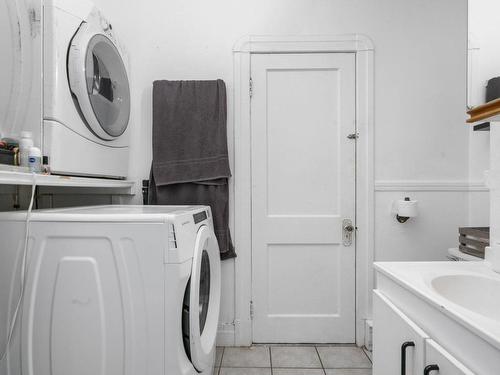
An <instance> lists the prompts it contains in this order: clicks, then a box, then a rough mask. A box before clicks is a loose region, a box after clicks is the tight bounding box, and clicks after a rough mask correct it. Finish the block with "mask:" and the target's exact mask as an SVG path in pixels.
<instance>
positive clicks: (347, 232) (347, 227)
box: [342, 219, 356, 246]
mask: <svg viewBox="0 0 500 375" xmlns="http://www.w3.org/2000/svg"><path fill="white" fill-rule="evenodd" d="M354 229H356V228H355V227H354V225H352V220H351V219H344V220H342V242H343V243H344V246H351V245H352V235H353V233H354Z"/></svg>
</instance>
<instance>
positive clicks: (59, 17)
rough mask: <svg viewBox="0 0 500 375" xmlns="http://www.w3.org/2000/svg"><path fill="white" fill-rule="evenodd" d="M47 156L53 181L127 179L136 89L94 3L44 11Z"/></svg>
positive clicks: (48, 4)
mask: <svg viewBox="0 0 500 375" xmlns="http://www.w3.org/2000/svg"><path fill="white" fill-rule="evenodd" d="M43 20H44V38H43V39H44V57H43V66H44V68H43V70H44V79H43V81H44V109H43V126H42V137H41V138H42V149H43V150H42V151H43V154H44V155H46V156H48V157H49V164H50V165H51V169H52V172H53V173H56V174H66V175H78V176H100V177H112V178H124V177H126V176H127V171H128V159H129V153H128V146H129V131H128V128H129V127H128V125H129V117H130V88H129V80H128V75H127V68H126V65H125V63H124V59H123V57H122V55H123V50H122V48H121V47H120V46H119V43H118V41H117V39H116V36H115V33H114V31H113V26H112V24H111V23H110V22H109V21H108V20H107V19H106V18H105V17H104V16H103V15H102V14H101V12H100V11H99V10H98V9H96V8H95V7H94V6H93V5H92V3H90V2H87V1H86V0H78V1H75V0H46V1H45V3H44V17H43Z"/></svg>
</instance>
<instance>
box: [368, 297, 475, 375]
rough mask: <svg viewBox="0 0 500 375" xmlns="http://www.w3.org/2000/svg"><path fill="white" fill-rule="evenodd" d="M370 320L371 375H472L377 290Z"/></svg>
mask: <svg viewBox="0 0 500 375" xmlns="http://www.w3.org/2000/svg"><path fill="white" fill-rule="evenodd" d="M373 318H374V319H373V321H374V324H373V375H400V374H401V375H474V373H473V372H472V371H470V370H469V369H467V368H466V367H465V366H464V365H463V364H462V363H460V361H459V360H458V359H456V358H454V357H453V356H452V355H451V354H450V353H448V352H447V351H446V350H445V349H443V348H442V347H441V346H440V345H439V344H437V343H436V342H435V341H434V340H432V339H431V338H430V337H429V335H428V334H427V333H425V332H424V331H423V330H422V329H421V328H419V326H418V325H417V324H415V323H414V322H413V321H412V320H411V319H410V318H408V317H407V316H406V315H405V314H404V313H403V312H402V311H401V310H400V309H398V308H397V307H396V306H395V305H394V304H393V303H392V302H391V301H390V300H389V299H388V298H387V297H386V296H384V294H383V293H381V292H380V291H378V290H375V291H374V293H373Z"/></svg>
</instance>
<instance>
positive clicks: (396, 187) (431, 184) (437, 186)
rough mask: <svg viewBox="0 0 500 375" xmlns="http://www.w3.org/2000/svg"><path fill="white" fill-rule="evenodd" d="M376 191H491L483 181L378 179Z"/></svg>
mask: <svg viewBox="0 0 500 375" xmlns="http://www.w3.org/2000/svg"><path fill="white" fill-rule="evenodd" d="M375 191H436V192H437V191H466V192H467V191H485V192H487V191H489V189H488V187H487V186H486V185H485V184H484V183H483V182H481V181H456V180H449V181H446V180H422V181H417V180H377V181H375Z"/></svg>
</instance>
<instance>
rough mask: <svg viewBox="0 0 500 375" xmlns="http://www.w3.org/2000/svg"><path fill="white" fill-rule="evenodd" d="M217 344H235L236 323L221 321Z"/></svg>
mask: <svg viewBox="0 0 500 375" xmlns="http://www.w3.org/2000/svg"><path fill="white" fill-rule="evenodd" d="M217 346H234V325H233V324H230V323H222V324H220V323H219V327H218V329H217Z"/></svg>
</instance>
